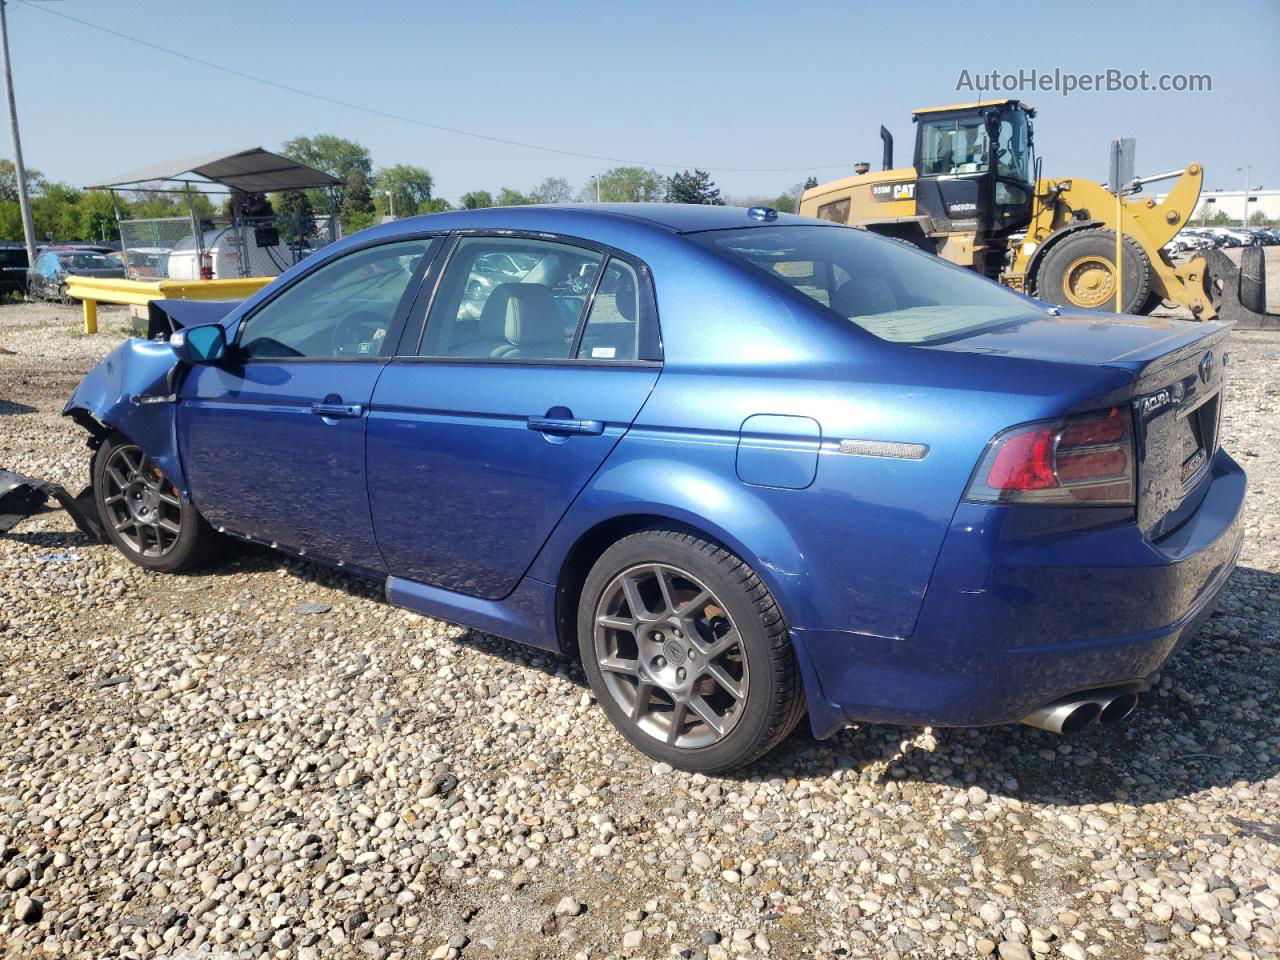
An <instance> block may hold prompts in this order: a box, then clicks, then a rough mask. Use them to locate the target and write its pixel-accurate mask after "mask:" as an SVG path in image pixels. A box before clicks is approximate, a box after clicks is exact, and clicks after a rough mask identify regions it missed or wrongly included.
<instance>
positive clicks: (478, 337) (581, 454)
mask: <svg viewBox="0 0 1280 960" xmlns="http://www.w3.org/2000/svg"><path fill="white" fill-rule="evenodd" d="M401 353H403V354H413V355H406V356H401V357H397V358H396V359H395V360H393V361H392V362H391V363H389V364H388V365H387V367H386V369H385V370H384V372H383V375H382V378H381V379H380V380H379V382H378V385H377V387H376V389H375V391H374V397H373V411H372V413H371V415H370V419H369V434H368V468H369V495H370V505H371V509H372V512H373V521H374V528H375V531H376V533H377V537H378V543H379V545H380V546H381V548H382V554H383V556H384V557H385V558H386V561H387V568H388V570H389V572H390V573H392V574H393V575H395V576H398V577H405V578H407V579H411V580H416V581H419V582H422V583H427V584H431V585H433V586H439V587H444V588H446V589H449V590H454V591H457V592H460V593H465V594H469V595H472V596H478V597H484V598H486V599H497V598H500V597H503V596H505V595H506V594H508V593H509V592H510V591H511V590H512V589H513V588H514V587H515V585H516V584H517V583H518V582H519V580H520V578H521V577H522V576H523V574H524V572H525V571H526V570H527V569H528V568H529V566H530V564H531V563H532V562H533V559H534V557H535V556H536V555H537V553H538V550H539V549H540V548H541V547H542V545H543V543H544V542H545V541H546V539H547V537H548V536H549V535H550V533H551V531H552V530H553V529H554V528H555V525H556V523H557V522H558V521H559V519H560V517H561V516H562V515H563V514H564V512H565V510H566V509H567V508H568V506H569V504H570V503H571V502H572V501H573V499H574V497H575V496H577V494H578V492H579V491H580V490H581V489H582V488H583V486H584V485H585V484H586V483H587V481H588V480H590V478H591V476H592V474H594V473H595V471H596V470H597V469H598V468H599V467H600V465H601V464H602V463H603V462H604V459H605V457H607V456H608V455H609V452H610V451H611V450H612V449H613V447H614V445H615V444H616V443H617V442H618V440H619V438H621V436H622V435H623V434H624V433H625V432H626V430H627V429H628V427H629V426H630V425H631V422H632V421H633V420H634V419H635V417H636V414H637V413H638V412H639V411H640V407H641V406H642V405H643V404H644V401H645V399H646V398H647V397H648V395H649V392H650V391H651V390H652V388H653V385H654V383H655V382H656V380H657V378H658V375H659V372H660V369H661V362H660V354H659V347H658V340H657V328H656V320H655V317H654V311H653V296H652V289H651V287H650V285H649V279H648V275H647V271H646V270H645V269H644V267H643V265H641V264H638V263H635V262H633V261H630V260H629V259H626V258H624V257H621V256H618V255H617V254H614V253H611V252H610V251H606V250H600V249H589V248H587V247H584V246H579V245H577V244H576V242H575V243H569V242H565V243H558V242H549V241H546V240H538V239H521V238H518V237H502V238H497V237H483V236H469V237H464V238H463V239H461V240H459V241H458V243H457V246H456V248H455V249H454V251H453V252H452V254H451V256H450V259H449V263H448V266H447V267H446V269H445V271H444V275H443V277H442V279H441V281H440V284H439V287H438V292H437V293H436V296H435V299H434V302H433V304H432V307H431V311H430V315H429V317H428V319H427V323H426V329H425V334H424V336H423V338H422V341H421V344H420V345H419V344H418V343H413V344H412V345H411V346H410V347H409V348H408V349H404V348H402V350H401Z"/></svg>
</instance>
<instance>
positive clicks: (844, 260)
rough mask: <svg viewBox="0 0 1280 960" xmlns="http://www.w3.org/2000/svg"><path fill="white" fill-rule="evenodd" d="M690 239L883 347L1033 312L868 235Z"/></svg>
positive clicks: (776, 230) (961, 273)
mask: <svg viewBox="0 0 1280 960" xmlns="http://www.w3.org/2000/svg"><path fill="white" fill-rule="evenodd" d="M689 236H690V238H691V239H693V240H694V241H696V242H697V243H700V244H702V245H703V246H706V247H709V248H711V249H712V250H716V251H719V252H720V253H722V254H724V255H726V256H727V257H729V258H730V259H732V260H735V261H737V262H738V263H740V264H743V265H745V266H747V267H748V268H749V269H751V270H755V271H759V272H761V273H764V274H767V275H768V276H769V277H771V278H772V279H773V280H774V281H776V282H779V283H782V284H785V285H786V287H787V288H789V289H790V290H792V291H793V292H794V293H795V295H797V296H804V297H807V298H808V299H810V300H812V301H815V302H817V303H820V304H821V305H822V306H824V307H826V308H828V309H829V310H832V311H834V312H835V313H837V314H838V315H839V316H841V317H842V318H844V319H846V320H848V321H850V322H852V323H854V324H856V325H857V326H859V327H862V328H863V329H864V330H866V331H867V332H869V333H872V334H874V335H875V336H877V337H879V338H881V339H882V340H890V341H894V342H897V343H928V342H930V341H934V340H940V339H944V338H949V337H956V336H963V335H965V334H970V333H976V332H978V331H979V330H982V329H985V328H987V327H991V326H994V325H998V324H1001V323H1005V322H1007V321H1009V320H1013V319H1016V318H1018V317H1020V316H1025V315H1026V314H1027V312H1028V310H1031V309H1033V308H1032V305H1031V304H1030V303H1028V302H1027V301H1026V300H1024V299H1023V298H1022V297H1020V296H1018V295H1017V294H1015V293H1013V292H1012V291H1010V290H1008V289H1006V288H1004V287H1002V286H1000V285H999V284H997V283H995V282H993V281H990V280H987V279H985V278H984V277H981V276H979V275H978V274H976V273H973V272H972V271H970V270H965V269H964V268H962V267H957V266H954V265H953V264H949V263H947V262H945V261H943V260H940V259H939V258H937V257H934V256H931V255H929V254H926V253H923V252H922V251H920V250H917V249H915V248H914V247H911V246H909V245H907V244H904V243H898V242H896V241H893V240H887V239H885V238H883V237H877V236H875V235H874V234H872V233H868V232H867V231H865V230H856V229H851V228H847V227H816V226H815V227H809V226H795V227H789V226H788V227H781V226H780V227H757V228H754V229H748V230H714V231H707V232H705V233H697V234H690V235H689Z"/></svg>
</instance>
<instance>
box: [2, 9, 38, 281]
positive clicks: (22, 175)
mask: <svg viewBox="0 0 1280 960" xmlns="http://www.w3.org/2000/svg"><path fill="white" fill-rule="evenodd" d="M0 54H3V59H4V89H5V94H6V95H7V96H8V98H9V132H10V133H11V134H12V135H13V169H14V172H15V173H16V174H17V176H18V208H19V209H20V210H21V211H22V235H23V239H25V240H26V241H27V263H28V264H34V263H35V262H36V230H35V227H34V226H33V225H32V223H31V200H30V199H29V198H28V197H27V169H26V167H24V166H23V165H22V137H20V136H19V135H18V108H17V107H16V106H14V102H13V67H12V64H10V62H9V24H8V21H7V20H6V18H5V0H0Z"/></svg>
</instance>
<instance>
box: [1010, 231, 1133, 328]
mask: <svg viewBox="0 0 1280 960" xmlns="http://www.w3.org/2000/svg"><path fill="white" fill-rule="evenodd" d="M1115 259H1116V235H1115V232H1114V231H1112V230H1103V229H1099V228H1091V229H1087V230H1079V231H1077V232H1075V233H1071V234H1068V235H1067V236H1065V237H1063V238H1062V239H1061V240H1059V241H1057V242H1056V243H1055V244H1054V245H1053V246H1052V247H1050V248H1049V252H1048V253H1046V254H1045V255H1044V260H1042V261H1041V263H1040V268H1039V269H1038V270H1037V271H1036V292H1035V295H1036V296H1037V297H1038V298H1039V299H1041V300H1047V301H1048V302H1049V303H1056V304H1059V305H1061V306H1063V307H1066V308H1068V309H1071V308H1086V309H1092V310H1107V311H1111V312H1114V311H1115V308H1116V295H1115V290H1114V284H1103V285H1102V286H1099V287H1096V288H1093V289H1090V288H1089V287H1088V286H1086V285H1085V284H1086V283H1087V277H1085V276H1084V275H1083V274H1084V272H1085V271H1088V270H1089V269H1090V268H1089V264H1091V263H1092V264H1105V270H1106V271H1114V265H1115ZM1123 260H1124V264H1123V265H1124V271H1123V288H1122V290H1121V294H1122V296H1123V297H1124V312H1125V313H1136V312H1139V311H1140V310H1141V309H1142V308H1143V307H1144V306H1145V305H1146V303H1147V297H1148V295H1149V294H1150V293H1151V273H1152V270H1151V260H1150V258H1148V257H1147V254H1146V251H1144V250H1143V249H1142V245H1141V244H1139V243H1138V241H1136V240H1134V239H1133V238H1132V237H1130V236H1127V235H1126V236H1125V238H1124V255H1123ZM1095 275H1097V274H1095ZM1073 277H1074V278H1075V280H1074V285H1075V289H1074V290H1072V289H1071V286H1072V283H1073V279H1072V278H1073Z"/></svg>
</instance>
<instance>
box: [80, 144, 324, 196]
mask: <svg viewBox="0 0 1280 960" xmlns="http://www.w3.org/2000/svg"><path fill="white" fill-rule="evenodd" d="M192 174H194V175H195V176H197V177H201V178H202V180H187V179H184V177H186V176H188V175H192ZM159 180H163V181H168V182H170V183H191V184H197V185H203V184H204V183H216V184H219V185H221V186H223V187H226V188H227V189H228V190H239V191H242V192H244V193H272V192H275V191H278V190H308V189H311V188H314V187H333V186H338V185H340V184H341V183H342V181H341V180H339V179H338V178H337V177H333V176H330V175H329V174H327V173H324V172H323V171H320V170H316V169H315V168H314V167H308V166H307V165H306V164H304V163H298V161H296V160H290V159H289V158H288V157H282V156H280V154H278V153H272V152H271V151H269V150H264V149H262V147H250V148H248V149H247V150H236V151H233V152H230V153H227V152H218V153H207V154H204V155H201V156H195V157H184V158H182V159H179V160H170V161H167V162H165V163H157V164H153V165H152V166H150V167H143V168H142V169H141V170H134V171H133V172H131V173H125V174H121V175H120V176H118V177H111V178H110V179H107V180H103V181H101V182H100V183H92V184H89V186H90V187H96V188H102V189H108V190H110V189H116V190H121V189H124V190H128V189H130V188H142V187H143V185H144V184H148V183H155V182H156V181H159Z"/></svg>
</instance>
